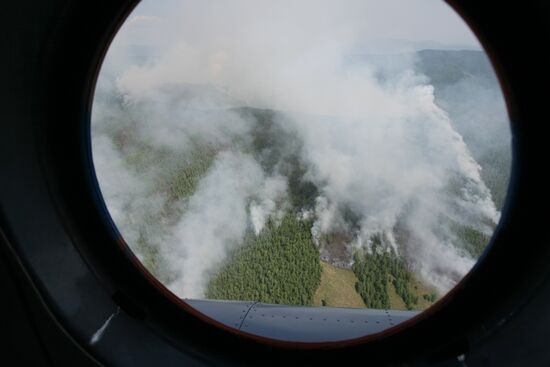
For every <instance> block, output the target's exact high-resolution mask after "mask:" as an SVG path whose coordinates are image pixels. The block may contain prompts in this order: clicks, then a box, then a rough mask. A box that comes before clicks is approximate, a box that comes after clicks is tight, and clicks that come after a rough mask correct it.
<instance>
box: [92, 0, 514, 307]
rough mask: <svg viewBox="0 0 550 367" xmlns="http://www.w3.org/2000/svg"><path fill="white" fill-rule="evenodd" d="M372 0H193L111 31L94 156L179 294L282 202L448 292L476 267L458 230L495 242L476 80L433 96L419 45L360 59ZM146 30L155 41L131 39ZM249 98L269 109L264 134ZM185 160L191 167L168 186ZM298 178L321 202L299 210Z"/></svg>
mask: <svg viewBox="0 0 550 367" xmlns="http://www.w3.org/2000/svg"><path fill="white" fill-rule="evenodd" d="M365 4H367V3H365V2H363V1H353V0H349V1H344V2H341V1H339V2H336V1H328V0H327V1H323V2H322V4H320V2H318V1H307V0H306V1H294V2H289V1H279V2H273V1H267V0H266V1H245V0H239V1H232V2H223V1H198V0H197V1H186V2H184V3H182V4H181V5H180V6H179V7H178V8H175V9H173V11H172V14H174V15H171V16H167V17H165V18H163V17H157V16H154V17H146V16H136V17H133V18H132V17H131V18H130V20H129V21H128V22H127V23H126V25H125V27H123V29H122V30H121V32H120V34H119V35H118V36H117V38H116V39H115V41H114V43H113V46H112V47H111V49H110V51H109V54H108V55H107V59H106V61H105V64H104V66H103V70H102V73H101V75H100V79H99V83H98V90H97V91H96V99H95V102H94V113H93V121H92V129H93V131H92V136H93V141H92V143H93V153H94V164H95V167H96V171H97V176H98V180H99V183H100V187H101V191H102V193H103V196H104V198H105V201H106V203H107V206H108V208H109V211H110V214H111V216H112V218H113V220H114V221H115V223H116V224H117V226H118V228H119V230H120V232H121V233H122V235H123V237H124V238H125V240H126V242H127V243H128V244H129V245H130V246H131V248H132V249H133V250H134V251H135V252H136V254H137V255H138V257H139V258H140V259H141V260H142V261H143V262H144V263H145V264H146V266H147V267H148V268H149V269H152V270H153V272H154V273H155V275H157V276H158V277H159V278H160V279H161V280H162V281H163V282H165V284H167V285H168V287H169V288H170V289H171V290H172V291H173V292H174V293H175V294H177V295H179V296H181V297H186V298H201V297H204V295H205V291H206V288H207V285H208V280H209V279H210V277H211V276H212V275H213V274H214V273H215V272H216V269H218V268H219V267H220V266H221V265H222V264H223V263H224V261H225V260H226V259H227V258H228V256H229V254H230V253H231V251H232V250H234V249H235V248H237V247H238V246H240V245H241V244H242V242H243V239H244V238H245V236H246V235H247V233H249V232H250V233H254V234H256V235H257V234H259V233H260V232H261V231H262V229H263V228H264V226H265V224H266V222H267V221H268V220H269V219H271V220H273V221H275V222H277V220H280V218H282V216H283V215H284V213H285V212H286V211H295V212H296V215H301V216H302V218H306V217H307V218H311V219H312V221H313V225H312V228H311V231H312V234H313V238H314V241H315V242H316V243H317V245H318V246H320V247H322V246H323V244H322V241H320V240H319V239H320V238H321V236H322V235H323V234H330V233H339V234H342V235H344V236H345V238H348V239H349V241H348V243H347V244H346V246H347V251H349V252H350V259H351V253H353V252H355V251H360V252H365V253H370V252H372V251H390V252H393V253H395V254H398V255H399V256H403V257H404V258H405V259H406V262H407V264H408V266H409V267H410V268H411V269H412V270H413V271H414V273H415V274H416V275H417V276H418V277H419V278H421V279H422V280H423V281H424V282H426V283H427V284H429V285H430V286H432V287H434V288H435V289H437V290H438V292H440V293H444V292H446V291H447V290H449V289H450V288H451V287H453V286H454V285H455V284H456V283H457V282H458V281H459V280H460V279H461V278H462V277H463V276H464V275H465V274H466V273H467V272H468V271H469V270H470V269H471V267H472V266H473V265H474V263H475V261H476V260H477V259H476V258H475V256H473V255H472V254H471V253H469V252H468V251H466V250H465V246H464V244H463V243H462V241H463V239H462V238H461V237H460V236H459V235H458V234H457V231H456V228H457V226H461V227H467V228H474V229H475V230H476V231H479V232H481V233H484V234H486V235H488V236H490V235H491V234H492V231H493V229H494V227H495V225H496V224H497V222H498V219H499V216H500V213H499V211H498V210H497V206H496V205H495V202H494V200H493V196H492V192H491V190H490V189H489V188H488V187H487V185H486V183H485V181H484V177H483V175H482V168H481V166H480V164H479V163H478V160H476V159H480V157H481V156H482V155H483V147H484V146H485V144H484V143H485V142H484V141H482V140H477V141H474V140H475V139H473V138H472V139H473V140H472V141H471V144H470V142H465V140H466V139H465V137H464V136H466V135H467V132H468V131H469V132H472V131H474V130H475V129H476V127H475V122H476V121H477V120H476V121H474V120H473V117H475V116H478V115H475V116H473V115H472V114H470V115H468V114H467V111H472V110H475V108H476V106H475V103H474V102H475V100H474V99H472V98H471V95H470V97H469V94H472V93H473V92H472V91H473V89H472V88H475V90H476V91H477V90H479V88H478V86H474V87H472V86H471V84H468V81H467V80H466V81H463V82H461V83H462V84H456V85H455V84H453V87H452V88H451V87H446V88H441V89H440V90H441V92H440V93H441V101H443V103H438V101H436V94H437V92H434V85H432V83H431V80H430V78H428V77H427V76H426V75H424V74H422V73H420V72H419V71H418V67H417V63H418V62H419V60H418V56H417V54H416V53H398V54H395V55H394V56H393V57H392V58H391V59H392V60H394V62H392V63H388V62H380V61H379V60H380V59H369V58H368V57H367V58H365V57H363V56H361V55H364V54H368V53H369V52H370V51H372V50H369V49H368V47H367V46H365V44H366V43H365V39H366V35H368V34H369V31H370V30H371V28H370V27H372V25H371V24H368V23H367V24H366V23H365V22H364V18H363V16H362V14H364V13H365V12H366V11H371V10H372V9H373V8H372V5H371V6H370V7H369V5H365ZM442 6H446V5H444V4H442ZM449 11H450V10H449ZM176 15H177V16H176ZM139 24H141V25H142V26H145V29H148V30H149V31H150V32H152V33H153V36H152V38H153V40H154V41H155V42H154V47H153V46H150V45H149V46H143V47H138V46H137V45H136V43H135V42H136V40H135V39H133V38H132V32H134V30H133V27H136V26H137V25H139ZM155 32H156V33H155ZM155 35H156V36H155ZM436 88H437V86H436ZM494 88H497V89H494ZM488 89H489V90H490V92H489V94H490V95H491V96H494V99H495V100H498V103H500V104H491V106H496V107H495V109H496V110H498V113H500V115H499V116H502V117H503V118H504V117H505V115H506V114H505V111H504V110H503V108H504V107H503V103H502V102H501V101H502V96H501V94H500V91H499V90H498V86H497V85H496V84H495V85H494V86H491V87H488ZM438 90H439V89H438ZM480 93H481V92H480ZM489 94H487V93H485V94H483V95H486V96H487V95H489ZM456 95H460V97H456ZM456 100H459V101H462V102H461V103H458V102H456ZM445 103H447V104H445ZM243 107H246V108H254V109H262V110H263V111H265V110H268V111H269V113H270V116H272V121H271V122H270V123H272V124H273V125H274V126H275V127H272V130H271V131H272V132H273V133H272V134H271V135H268V137H267V141H268V143H269V144H268V145H265V144H264V145H262V146H261V147H258V144H257V141H258V129H259V128H258V121H257V119H255V118H253V117H252V116H251V114H250V113H243V111H242V108H243ZM449 111H451V112H449ZM502 111H504V112H502ZM453 116H454V117H457V120H456V121H455V120H453V119H452V117H453ZM472 116H473V117H472ZM270 126H271V125H270ZM457 126H460V128H457ZM478 127H479V125H478ZM260 128H261V127H260ZM501 130H504V129H502V126H501ZM483 134H485V132H484V131H483V127H482V128H481V130H480V134H477V135H483ZM468 136H474V137H475V136H476V134H475V133H471V134H470V135H468ZM506 139H509V137H508V136H507V135H506V136H503V137H502V139H501V140H503V141H505V142H506V143H508V141H507V140H506ZM467 143H468V145H467ZM472 144H473V145H472ZM472 146H474V148H472ZM474 149H475V151H476V155H475V156H474V155H473V154H472V151H473V150H474ZM477 153H479V154H477ZM294 161H297V162H298V163H297V165H299V167H300V168H301V171H300V177H299V178H298V179H297V180H296V179H295V178H294V176H292V175H290V174H289V170H291V171H292V169H295V168H292V167H294V166H292V167H291V168H289V165H291V163H289V162H294ZM197 162H199V163H197ZM292 164H294V163H292ZM182 167H183V168H182ZM189 167H191V168H189ZM179 169H185V170H186V171H185V172H184V175H191V173H190V172H191V171H192V173H193V175H195V176H196V177H198V178H197V179H196V180H194V179H191V178H189V179H188V180H187V178H186V180H187V181H185V182H188V183H189V184H188V186H185V187H181V186H178V185H176V184H172V183H173V182H176V181H177V180H176V179H175V178H174V173H173V172H176V171H178V170H179ZM292 172H294V171H292ZM195 176H193V177H195ZM186 177H187V176H186ZM291 180H294V181H292V182H294V183H295V182H298V183H304V182H308V183H312V184H313V185H314V186H315V188H316V192H315V197H314V198H313V199H312V200H310V201H307V200H306V201H305V202H304V203H301V204H300V205H299V206H298V207H296V205H297V204H296V202H295V201H294V202H293V201H292V195H291V192H290V191H292V190H291V189H292V187H291V186H292V185H293V183H292V182H291ZM178 182H179V181H178ZM374 238H378V239H379V242H380V245H381V246H378V247H376V248H374V247H373V239H374ZM350 261H351V260H350Z"/></svg>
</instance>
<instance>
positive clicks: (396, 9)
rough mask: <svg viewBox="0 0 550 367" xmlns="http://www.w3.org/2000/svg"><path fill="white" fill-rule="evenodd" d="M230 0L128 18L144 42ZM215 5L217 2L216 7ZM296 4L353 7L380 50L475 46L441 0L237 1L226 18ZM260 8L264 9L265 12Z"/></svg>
mask: <svg viewBox="0 0 550 367" xmlns="http://www.w3.org/2000/svg"><path fill="white" fill-rule="evenodd" d="M231 1H233V0H204V1H203V2H202V4H200V5H197V4H198V3H197V2H196V1H192V0H142V3H141V4H140V5H138V7H137V8H136V9H135V11H134V12H133V14H131V15H130V17H129V20H128V22H132V23H133V24H132V26H133V27H134V28H135V29H134V31H135V32H136V33H139V38H140V39H142V40H143V41H144V43H150V42H148V41H147V39H151V40H158V37H155V36H154V35H151V33H155V32H157V33H158V32H161V30H160V29H158V24H159V23H164V21H167V22H177V21H178V17H181V19H182V20H183V19H184V18H186V17H185V16H184V15H183V12H186V11H188V12H194V11H200V12H205V11H211V12H216V11H217V9H220V8H225V9H226V8H227V4H228V2H229V3H231ZM204 4H207V5H204ZM217 4H219V5H221V6H219V7H218V6H217ZM274 4H277V5H274ZM297 4H299V5H297ZM295 6H298V7H300V6H302V7H303V6H306V7H307V6H311V8H312V10H313V13H315V8H317V9H319V8H321V7H325V8H329V9H331V11H332V9H334V13H335V17H336V18H337V17H338V14H339V13H346V11H340V10H342V9H343V8H345V7H348V8H351V9H353V12H354V13H356V14H359V15H360V17H361V20H363V19H364V22H362V25H361V32H362V35H363V36H364V42H365V44H366V45H368V46H374V47H375V48H382V50H381V51H386V49H387V50H390V51H391V50H393V49H395V48H397V49H399V48H402V47H403V45H404V44H406V43H408V42H409V41H412V42H413V43H419V44H418V45H417V46H413V47H417V48H430V47H433V48H439V47H438V46H441V48H479V47H480V46H479V43H478V41H477V39H476V38H475V36H474V35H473V33H472V32H471V31H470V29H469V28H468V27H467V25H466V23H465V22H464V21H463V20H462V19H461V18H460V17H459V16H458V14H457V13H456V12H455V11H454V10H453V9H452V8H451V7H450V6H449V5H447V4H446V3H445V2H444V1H442V0H292V1H289V0H278V1H275V2H274V1H273V0H250V1H241V0H237V1H235V9H234V13H233V14H227V17H231V16H234V17H236V18H238V17H239V16H241V15H244V16H246V14H243V13H244V12H247V13H249V14H248V15H251V14H254V16H255V17H261V16H265V17H266V18H267V17H270V14H271V12H272V11H273V9H272V8H278V9H279V10H282V11H283V12H288V15H289V17H290V18H292V16H293V13H294V7H295ZM198 8H200V10H198ZM243 9H245V10H243ZM262 9H266V11H265V14H263V13H262ZM347 12H348V13H349V10H348V11H347ZM201 16H204V13H203V14H201ZM331 21H332V20H331ZM155 24H156V26H155ZM161 38H162V37H161Z"/></svg>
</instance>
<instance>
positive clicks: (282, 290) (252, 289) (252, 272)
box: [206, 214, 321, 305]
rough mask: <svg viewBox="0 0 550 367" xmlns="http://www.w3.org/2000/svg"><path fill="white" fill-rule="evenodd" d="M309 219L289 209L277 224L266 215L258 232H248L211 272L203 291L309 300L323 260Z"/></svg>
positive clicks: (214, 296) (274, 299)
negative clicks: (237, 246) (212, 272)
mask: <svg viewBox="0 0 550 367" xmlns="http://www.w3.org/2000/svg"><path fill="white" fill-rule="evenodd" d="M310 225H311V223H307V222H302V221H299V220H297V219H296V216H295V215H292V214H288V215H286V216H285V217H284V218H283V220H282V222H281V223H280V224H279V225H276V224H275V223H274V222H273V221H269V222H268V223H267V225H266V227H265V228H264V229H263V230H262V231H261V232H260V233H259V234H258V236H256V235H254V233H249V234H248V235H247V237H246V239H245V242H244V244H243V245H242V247H240V248H238V249H237V250H235V251H234V253H233V254H232V255H231V256H230V258H229V259H228V261H227V263H226V264H225V266H223V267H222V268H221V269H220V271H219V272H218V273H217V274H216V275H215V276H214V277H213V278H212V280H211V281H210V285H209V287H208V291H207V293H206V297H207V298H212V299H225V300H255V301H261V302H267V303H280V304H291V305H311V304H312V302H313V295H314V294H315V290H316V289H317V287H318V286H319V283H320V281H321V265H320V263H319V252H318V250H317V249H316V248H315V247H314V245H313V242H312V238H311V232H310V230H309V228H310Z"/></svg>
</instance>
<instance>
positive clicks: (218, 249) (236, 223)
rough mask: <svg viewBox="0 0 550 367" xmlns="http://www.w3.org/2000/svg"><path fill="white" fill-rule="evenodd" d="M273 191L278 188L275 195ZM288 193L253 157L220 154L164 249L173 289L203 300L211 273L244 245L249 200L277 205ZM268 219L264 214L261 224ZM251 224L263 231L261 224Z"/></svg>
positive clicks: (188, 296)
mask: <svg viewBox="0 0 550 367" xmlns="http://www.w3.org/2000/svg"><path fill="white" fill-rule="evenodd" d="M273 186H278V187H277V188H275V190H273ZM284 191H285V186H284V182H280V181H279V179H272V178H271V179H270V178H266V177H265V175H264V172H263V170H262V168H261V167H260V166H259V165H258V163H257V162H256V161H255V160H254V159H252V158H251V157H250V156H247V155H244V154H242V153H233V152H224V153H221V154H220V155H219V156H218V158H217V159H216V161H215V162H214V164H213V166H212V168H211V170H210V171H209V173H208V174H207V175H206V176H205V177H204V178H203V179H202V180H201V182H200V185H199V187H198V189H197V191H196V192H195V193H194V194H193V196H192V197H191V199H190V200H189V203H188V204H187V205H186V208H185V211H184V214H183V216H182V217H181V219H180V221H179V222H178V223H177V224H176V225H175V226H174V228H173V230H172V233H173V237H172V238H171V239H170V240H169V241H168V242H167V243H166V244H164V245H163V246H162V251H163V253H164V255H165V258H166V259H168V263H169V266H170V267H171V269H170V274H172V275H173V277H174V279H175V280H174V281H173V282H172V283H171V284H169V287H170V289H171V290H172V291H174V292H175V293H176V294H181V295H185V297H187V298H200V297H203V296H204V291H205V287H206V282H207V281H208V279H209V277H208V275H209V272H212V271H214V270H215V269H216V268H217V266H219V265H221V264H222V262H223V260H224V259H225V258H226V256H227V255H228V253H229V251H230V250H231V249H232V248H235V247H236V246H238V245H239V244H240V243H241V242H242V240H243V237H244V235H245V231H246V230H247V228H248V226H249V224H250V223H249V213H248V211H247V206H248V204H249V202H250V200H251V198H253V197H256V196H259V195H261V194H262V193H266V192H268V193H270V194H273V195H274V197H272V198H269V199H265V200H269V201H273V202H274V201H275V200H277V196H279V195H284ZM269 209H271V210H274V209H275V206H274V205H273V206H272V207H271V206H270V208H269ZM268 214H269V213H264V214H263V215H264V218H263V220H265V219H266V217H267V215H268ZM252 220H253V221H254V220H255V219H254V218H252ZM253 224H254V227H255V228H256V226H258V225H260V226H263V222H262V223H253Z"/></svg>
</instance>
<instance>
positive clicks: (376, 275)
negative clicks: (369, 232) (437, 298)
mask: <svg viewBox="0 0 550 367" xmlns="http://www.w3.org/2000/svg"><path fill="white" fill-rule="evenodd" d="M373 242H374V243H373V246H372V253H371V254H365V255H360V254H359V253H355V255H354V263H353V268H352V269H353V272H354V273H355V276H356V277H357V283H356V284H355V289H356V290H357V292H358V293H359V294H360V295H361V298H363V301H364V302H365V305H366V306H367V307H368V308H390V297H389V293H388V285H389V283H391V284H392V285H393V287H394V288H395V291H396V293H397V295H398V296H399V297H400V298H401V299H402V300H403V302H404V303H405V306H406V308H407V309H409V310H412V309H414V308H415V305H416V304H417V303H418V296H416V295H415V294H413V292H411V290H410V283H411V273H410V271H409V270H408V269H407V268H406V266H405V262H404V260H403V259H402V258H401V257H399V256H397V255H395V254H394V253H392V252H386V251H384V252H382V251H381V247H380V244H379V243H380V242H379V240H378V239H377V238H374V240H373Z"/></svg>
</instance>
